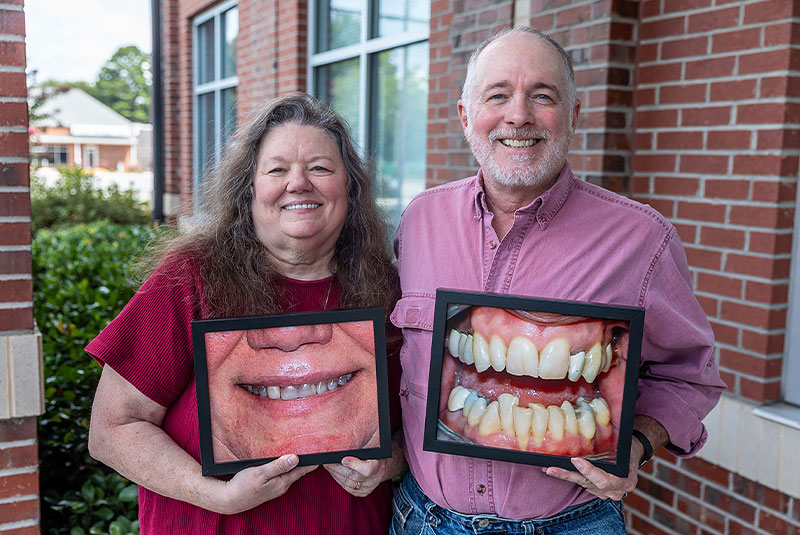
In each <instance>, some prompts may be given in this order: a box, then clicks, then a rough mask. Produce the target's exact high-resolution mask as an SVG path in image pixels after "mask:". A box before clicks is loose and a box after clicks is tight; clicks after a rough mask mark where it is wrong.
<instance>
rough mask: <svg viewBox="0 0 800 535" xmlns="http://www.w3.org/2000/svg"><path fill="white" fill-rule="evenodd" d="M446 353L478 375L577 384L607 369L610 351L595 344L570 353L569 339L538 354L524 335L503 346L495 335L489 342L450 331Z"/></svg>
mask: <svg viewBox="0 0 800 535" xmlns="http://www.w3.org/2000/svg"><path fill="white" fill-rule="evenodd" d="M447 347H448V349H449V350H450V354H451V355H453V356H454V357H456V358H457V359H458V360H460V361H461V362H463V363H464V364H466V365H472V364H474V365H475V369H476V370H477V371H478V372H483V371H486V370H488V369H489V368H490V367H491V368H492V369H494V370H495V371H498V372H501V371H503V370H505V371H506V372H507V373H510V374H511V375H527V376H530V377H541V378H542V379H564V378H569V380H570V381H573V382H575V381H577V380H578V379H580V378H581V377H583V378H584V379H585V380H586V381H587V382H589V383H591V382H593V381H594V380H595V378H596V377H597V376H598V374H600V373H601V372H603V373H604V372H607V371H608V369H609V368H610V367H611V362H612V357H613V349H612V347H611V344H610V343H609V344H606V346H605V347H603V345H602V344H601V343H600V342H596V343H595V344H594V345H593V346H592V347H591V348H589V349H588V350H581V351H576V352H575V353H574V354H570V353H571V349H570V344H569V340H567V339H566V338H563V337H560V338H555V339H553V340H551V341H550V342H548V343H547V345H545V346H544V348H543V349H542V350H541V351H539V350H538V349H536V346H535V345H534V343H533V342H532V341H531V340H530V339H528V338H525V337H524V336H517V337H515V338H513V339H512V340H511V342H510V343H509V344H508V346H506V343H505V341H504V340H503V339H502V338H501V337H500V336H497V335H492V336H491V338H490V339H489V340H486V338H485V337H484V336H483V335H482V334H481V333H477V332H476V333H474V334H470V333H462V332H460V331H457V330H455V329H453V330H451V331H450V335H449V337H448V340H447Z"/></svg>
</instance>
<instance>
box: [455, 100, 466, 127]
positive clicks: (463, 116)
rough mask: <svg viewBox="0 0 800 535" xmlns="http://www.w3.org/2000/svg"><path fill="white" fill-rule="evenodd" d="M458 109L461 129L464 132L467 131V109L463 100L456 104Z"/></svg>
mask: <svg viewBox="0 0 800 535" xmlns="http://www.w3.org/2000/svg"><path fill="white" fill-rule="evenodd" d="M456 107H457V108H458V119H459V120H460V121H461V128H463V129H464V130H466V129H467V108H465V107H464V103H463V102H461V99H459V100H458V103H457V104H456Z"/></svg>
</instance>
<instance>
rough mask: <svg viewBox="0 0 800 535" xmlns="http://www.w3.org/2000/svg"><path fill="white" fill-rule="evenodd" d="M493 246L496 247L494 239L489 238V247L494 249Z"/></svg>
mask: <svg viewBox="0 0 800 535" xmlns="http://www.w3.org/2000/svg"><path fill="white" fill-rule="evenodd" d="M495 247H497V244H496V243H495V241H494V240H489V249H494V248H495Z"/></svg>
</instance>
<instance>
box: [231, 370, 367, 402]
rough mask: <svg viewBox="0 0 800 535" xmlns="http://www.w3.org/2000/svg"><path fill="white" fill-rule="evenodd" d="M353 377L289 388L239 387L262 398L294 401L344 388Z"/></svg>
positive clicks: (350, 374) (336, 378)
mask: <svg viewBox="0 0 800 535" xmlns="http://www.w3.org/2000/svg"><path fill="white" fill-rule="evenodd" d="M352 377H353V374H352V373H347V374H345V375H340V376H339V377H335V378H333V379H328V380H326V381H320V382H318V383H303V384H299V385H289V386H265V385H245V384H243V385H239V386H241V387H242V388H244V389H245V390H247V391H248V392H250V393H251V394H254V395H256V396H260V397H262V398H269V399H282V400H287V401H288V400H292V399H301V398H307V397H311V396H316V395H319V394H324V393H325V392H330V391H331V390H336V389H337V388H339V387H340V386H344V385H345V384H346V383H347V382H348V381H349V380H350V379H351V378H352Z"/></svg>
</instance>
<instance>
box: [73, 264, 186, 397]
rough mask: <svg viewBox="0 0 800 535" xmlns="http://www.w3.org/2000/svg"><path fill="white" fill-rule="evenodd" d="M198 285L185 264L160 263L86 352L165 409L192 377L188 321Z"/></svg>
mask: <svg viewBox="0 0 800 535" xmlns="http://www.w3.org/2000/svg"><path fill="white" fill-rule="evenodd" d="M199 286H200V283H199V278H198V277H197V276H196V274H195V271H194V269H192V266H191V264H190V263H189V262H186V261H179V260H175V259H172V260H167V261H165V262H164V263H162V265H161V266H159V268H158V269H157V270H156V271H155V272H154V273H153V274H152V275H151V276H150V277H149V278H148V279H147V280H146V281H145V283H144V284H143V285H142V287H141V288H140V289H139V290H138V291H137V292H136V294H135V295H134V296H133V298H132V299H131V300H130V301H129V302H128V304H127V305H125V308H123V309H122V312H120V313H119V315H118V316H117V317H116V318H114V320H113V321H112V322H111V323H109V324H108V326H107V327H106V328H105V329H103V331H102V332H101V333H100V334H99V335H98V336H97V337H96V338H95V339H94V340H92V341H91V342H90V343H89V345H88V346H86V352H87V353H89V354H90V355H91V356H92V357H94V359H95V360H97V362H99V363H100V364H101V365H108V366H111V368H112V369H113V370H114V371H115V372H117V373H119V374H120V375H121V376H122V377H123V378H124V379H125V380H127V381H128V382H130V383H131V384H132V385H133V386H134V387H136V389H137V390H139V391H140V392H142V393H143V394H144V395H146V396H147V397H148V398H150V399H152V400H153V401H155V402H156V403H158V404H159V405H162V406H164V407H168V406H169V405H171V404H172V403H173V402H174V401H175V400H176V399H177V398H178V396H180V394H181V393H182V392H183V391H184V390H185V388H186V387H187V385H188V384H189V382H190V381H191V379H192V376H193V373H194V364H193V354H192V333H191V320H192V319H194V318H199V310H200V304H199V297H198V296H199V295H200V288H199Z"/></svg>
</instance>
